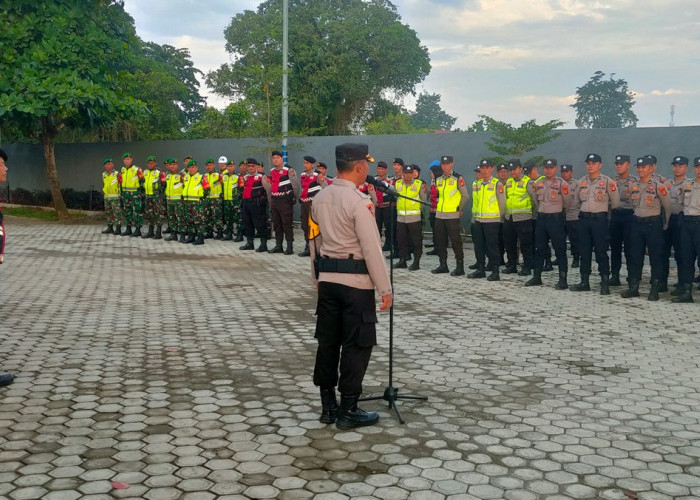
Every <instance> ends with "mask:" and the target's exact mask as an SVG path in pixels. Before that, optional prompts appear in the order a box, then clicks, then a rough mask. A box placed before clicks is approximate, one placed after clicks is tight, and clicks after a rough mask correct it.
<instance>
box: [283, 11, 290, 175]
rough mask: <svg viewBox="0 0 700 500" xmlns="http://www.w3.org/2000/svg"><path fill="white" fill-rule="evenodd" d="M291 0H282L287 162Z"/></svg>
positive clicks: (285, 161) (284, 131)
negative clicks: (288, 57)
mask: <svg viewBox="0 0 700 500" xmlns="http://www.w3.org/2000/svg"><path fill="white" fill-rule="evenodd" d="M288 53H289V0H282V159H283V161H284V163H287V135H288V133H289V124H288V112H289V109H288V108H289V97H288V89H287V85H288V82H287V77H288V75H287V72H288V71H289V64H288V62H287V54H288Z"/></svg>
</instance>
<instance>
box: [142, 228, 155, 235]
mask: <svg viewBox="0 0 700 500" xmlns="http://www.w3.org/2000/svg"><path fill="white" fill-rule="evenodd" d="M154 236H155V233H154V232H153V226H148V232H147V233H146V234H144V235H143V236H142V238H153V237H154Z"/></svg>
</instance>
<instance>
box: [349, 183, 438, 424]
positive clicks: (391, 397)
mask: <svg viewBox="0 0 700 500" xmlns="http://www.w3.org/2000/svg"><path fill="white" fill-rule="evenodd" d="M374 186H375V187H376V188H377V189H378V190H380V191H382V192H383V193H384V198H385V199H388V201H392V202H394V201H396V199H397V198H406V199H407V200H411V201H413V202H418V203H421V204H422V205H427V206H430V203H426V202H424V201H421V200H416V199H414V198H409V197H408V196H403V195H401V194H398V193H396V192H395V191H390V190H389V189H388V188H387V187H385V186H384V185H378V184H374ZM387 239H388V240H389V241H391V242H393V240H394V223H393V221H392V223H391V224H389V234H388V236H387ZM389 281H390V282H391V289H392V290H393V289H394V252H393V243H392V251H391V254H390V258H389ZM399 399H416V400H419V401H427V400H428V398H427V397H426V396H412V395H408V394H399V390H398V389H397V388H396V387H394V301H392V302H391V307H390V308H389V385H388V386H387V387H386V388H385V389H384V394H383V395H382V396H371V397H366V398H361V399H360V401H379V400H384V401H387V402H388V403H389V409H393V410H394V411H395V412H396V416H397V417H398V419H399V423H401V424H405V423H406V421H405V420H404V419H403V417H402V416H401V412H400V411H399V408H398V406H396V401H397V400H399Z"/></svg>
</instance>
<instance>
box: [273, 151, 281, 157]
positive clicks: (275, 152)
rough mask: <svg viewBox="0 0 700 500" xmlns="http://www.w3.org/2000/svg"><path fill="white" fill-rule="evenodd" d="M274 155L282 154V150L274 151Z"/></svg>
mask: <svg viewBox="0 0 700 500" xmlns="http://www.w3.org/2000/svg"><path fill="white" fill-rule="evenodd" d="M272 156H282V152H281V151H273V152H272Z"/></svg>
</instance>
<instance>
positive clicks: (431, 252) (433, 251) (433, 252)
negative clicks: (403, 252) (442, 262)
mask: <svg viewBox="0 0 700 500" xmlns="http://www.w3.org/2000/svg"><path fill="white" fill-rule="evenodd" d="M425 255H437V249H436V248H434V247H433V249H432V250H430V251H428V252H425Z"/></svg>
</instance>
